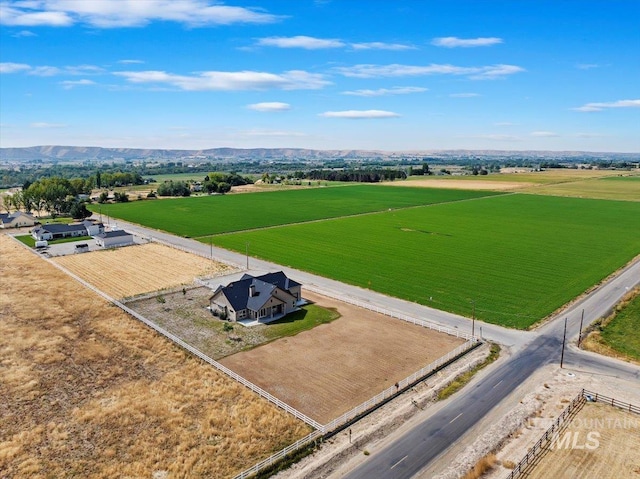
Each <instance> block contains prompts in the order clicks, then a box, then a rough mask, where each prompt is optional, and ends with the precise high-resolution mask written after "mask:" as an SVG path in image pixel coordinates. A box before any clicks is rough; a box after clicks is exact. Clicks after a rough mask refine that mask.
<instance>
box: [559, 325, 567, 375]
mask: <svg viewBox="0 0 640 479" xmlns="http://www.w3.org/2000/svg"><path fill="white" fill-rule="evenodd" d="M566 340H567V318H564V336H563V337H562V353H561V354H560V369H562V365H563V363H564V343H565V342H566Z"/></svg>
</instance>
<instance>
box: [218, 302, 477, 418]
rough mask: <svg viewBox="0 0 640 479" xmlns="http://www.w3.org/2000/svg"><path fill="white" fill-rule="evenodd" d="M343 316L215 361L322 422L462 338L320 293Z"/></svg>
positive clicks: (427, 360)
mask: <svg viewBox="0 0 640 479" xmlns="http://www.w3.org/2000/svg"><path fill="white" fill-rule="evenodd" d="M304 296H305V297H309V299H311V300H313V301H314V302H316V304H318V305H320V306H323V307H327V308H336V309H337V310H338V312H339V313H340V314H341V315H342V317H341V318H339V319H337V320H335V321H333V322H332V323H331V324H326V325H321V326H318V327H316V328H314V329H313V330H311V331H306V332H303V333H300V334H298V335H296V336H293V337H288V338H282V339H279V340H277V341H273V342H271V343H268V344H265V345H263V346H260V347H258V348H255V349H252V350H250V351H245V352H241V353H238V354H234V355H232V356H228V357H226V358H224V359H222V360H221V361H220V362H221V363H222V364H224V365H225V366H227V367H229V368H231V369H232V370H234V371H236V372H237V373H238V374H240V375H241V376H243V377H245V378H247V379H248V380H250V381H252V382H254V383H255V384H257V385H259V386H260V387H262V388H263V389H265V390H267V391H269V392H270V393H272V394H273V395H274V396H276V397H278V398H279V399H281V400H283V401H284V402H286V403H287V404H290V405H291V406H293V407H294V408H296V409H298V410H299V411H301V412H303V413H304V414H306V415H308V416H309V417H311V418H313V419H315V420H316V421H318V422H321V423H323V424H326V423H327V422H329V421H331V420H332V419H334V418H336V417H338V416H339V415H340V414H343V413H345V412H347V411H349V410H350V409H352V408H354V407H355V406H357V405H358V404H361V403H363V402H364V401H366V400H367V399H369V398H371V397H373V396H375V395H376V394H377V393H379V392H380V391H382V390H383V389H385V388H388V387H390V386H393V385H394V384H395V383H396V382H397V381H399V380H401V379H404V378H405V377H407V376H409V375H410V374H412V373H414V372H415V371H417V370H418V369H420V368H422V367H424V366H426V365H428V364H429V363H431V362H432V361H434V360H435V359H437V358H439V357H441V356H443V355H445V354H446V353H447V352H449V351H451V350H452V349H454V348H456V347H457V346H459V345H460V344H462V343H463V342H464V341H463V340H462V339H458V338H455V337H453V336H449V335H447V334H444V333H438V332H435V331H432V330H429V329H426V328H422V327H419V326H416V325H413V324H409V323H405V322H403V321H400V320H398V319H393V318H389V317H386V316H383V315H380V314H377V313H373V312H370V311H367V310H364V309H361V308H357V307H355V306H351V305H348V304H345V303H342V302H339V301H335V300H332V299H329V298H326V297H323V296H320V295H315V294H308V293H305V294H304Z"/></svg>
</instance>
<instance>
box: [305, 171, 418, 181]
mask: <svg viewBox="0 0 640 479" xmlns="http://www.w3.org/2000/svg"><path fill="white" fill-rule="evenodd" d="M304 177H305V178H306V179H309V180H323V181H355V182H359V183H378V182H380V181H394V180H404V179H406V178H407V173H406V172H405V171H404V170H392V169H386V168H377V169H373V168H372V169H366V170H311V171H310V172H308V173H306V174H305V176H304Z"/></svg>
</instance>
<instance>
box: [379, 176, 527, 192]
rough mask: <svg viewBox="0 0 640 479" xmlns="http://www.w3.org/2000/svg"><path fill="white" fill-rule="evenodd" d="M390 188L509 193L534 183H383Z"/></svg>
mask: <svg viewBox="0 0 640 479" xmlns="http://www.w3.org/2000/svg"><path fill="white" fill-rule="evenodd" d="M384 184H385V185H391V186H417V187H421V188H447V189H453V190H478V191H485V190H486V191H511V190H515V189H520V188H526V187H527V186H533V185H534V183H526V182H507V181H489V180H487V181H485V180H477V181H474V180H471V179H470V180H448V179H447V180H440V179H424V180H411V181H394V182H388V183H384Z"/></svg>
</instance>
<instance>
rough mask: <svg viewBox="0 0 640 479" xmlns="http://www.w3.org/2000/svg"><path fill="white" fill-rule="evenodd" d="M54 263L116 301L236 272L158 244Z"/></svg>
mask: <svg viewBox="0 0 640 479" xmlns="http://www.w3.org/2000/svg"><path fill="white" fill-rule="evenodd" d="M54 261H55V262H56V263H58V264H60V265H61V266H64V267H65V268H66V269H68V270H69V271H71V272H72V273H74V274H76V275H78V276H79V277H80V278H82V279H84V280H85V281H87V282H88V283H89V284H91V285H93V286H95V287H96V288H98V289H99V290H100V291H103V292H105V293H107V294H108V295H109V296H111V297H113V298H125V297H130V296H135V295H139V294H142V293H148V292H152V291H157V290H161V289H166V288H173V287H177V286H180V285H186V284H191V283H192V282H193V281H194V279H195V278H196V277H198V276H214V275H220V274H225V273H230V272H232V271H233V268H232V267H231V266H228V265H226V264H223V263H218V262H215V261H211V260H208V259H205V258H202V257H200V256H197V255H195V254H191V253H186V252H184V251H180V250H177V249H175V248H170V247H168V246H164V245H161V244H157V243H148V244H144V245H136V246H127V247H126V248H114V249H107V250H104V251H93V252H91V253H82V254H74V255H68V256H58V257H56V258H54Z"/></svg>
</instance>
